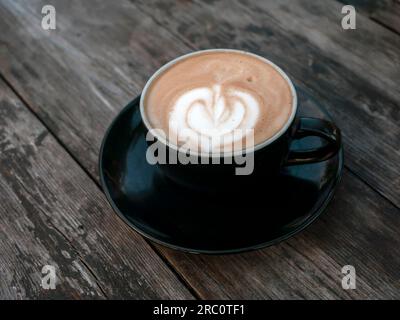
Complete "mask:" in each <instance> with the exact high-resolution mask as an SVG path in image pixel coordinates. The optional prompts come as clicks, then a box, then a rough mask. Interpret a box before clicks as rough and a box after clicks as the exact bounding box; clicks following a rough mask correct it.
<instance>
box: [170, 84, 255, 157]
mask: <svg viewBox="0 0 400 320" xmlns="http://www.w3.org/2000/svg"><path fill="white" fill-rule="evenodd" d="M259 108H260V105H259V102H258V101H257V99H256V98H255V97H254V96H253V95H252V94H251V93H250V92H247V91H244V90H242V89H239V88H234V87H231V88H222V86H221V85H219V84H217V85H214V86H213V87H212V88H209V87H202V88H195V89H192V90H189V91H187V92H185V93H184V94H182V95H181V96H180V97H179V98H178V99H177V100H176V102H175V103H174V105H173V107H172V109H171V112H170V116H169V129H170V132H169V133H170V134H172V135H174V136H175V137H177V138H178V141H184V142H185V143H186V145H188V146H189V147H191V148H195V149H201V150H202V151H217V150H220V148H221V147H222V146H223V145H231V144H232V143H235V142H237V141H241V140H243V139H244V137H245V136H246V135H247V134H249V133H250V132H251V130H253V129H254V127H255V125H256V123H257V119H258V115H259Z"/></svg>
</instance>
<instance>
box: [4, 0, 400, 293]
mask: <svg viewBox="0 0 400 320" xmlns="http://www.w3.org/2000/svg"><path fill="white" fill-rule="evenodd" d="M45 3H46V4H47V3H51V4H54V5H55V7H56V8H57V12H58V16H57V19H58V20H57V21H58V25H57V30H55V31H43V30H42V29H41V27H40V19H41V15H40V9H41V6H42V5H43V4H45ZM277 3H278V2H272V1H268V2H255V1H241V2H239V1H229V5H228V2H226V1H225V2H223V1H212V2H211V1H210V2H209V3H208V2H197V1H179V2H170V1H146V2H143V1H135V2H128V1H126V0H124V1H120V2H119V3H118V6H116V5H115V4H112V3H111V2H105V1H95V0H91V1H69V2H68V3H67V2H65V1H39V0H32V1H29V2H28V1H26V2H22V1H9V2H2V4H1V5H0V28H1V30H6V32H5V33H1V34H0V71H1V73H2V74H3V75H4V77H5V78H6V79H7V81H8V82H9V83H10V84H11V85H12V86H13V87H14V88H15V89H16V90H17V91H18V93H19V94H20V95H21V96H22V97H23V99H24V100H25V101H26V102H27V103H28V104H29V106H30V107H31V108H32V110H33V111H34V112H35V113H36V114H37V115H38V116H39V117H40V118H41V119H42V121H43V122H44V123H45V124H46V126H48V127H49V129H50V130H51V132H53V133H54V134H55V135H56V136H57V137H58V139H60V141H61V142H62V143H63V144H64V146H65V147H67V148H68V150H69V152H70V153H71V154H73V155H74V157H76V158H77V159H78V161H79V162H80V163H81V164H82V165H83V167H84V168H85V169H86V170H87V171H88V172H89V173H90V174H91V175H92V176H93V177H94V178H97V171H96V166H97V154H98V148H99V146H100V141H101V138H102V136H103V134H104V132H105V129H106V127H107V126H108V124H109V123H110V121H111V120H112V118H113V117H114V116H115V115H116V114H117V112H118V111H119V110H120V109H121V108H122V107H123V106H124V105H125V104H126V103H127V102H128V101H129V100H130V99H131V98H133V97H134V96H135V95H136V94H138V93H139V92H140V90H141V88H142V87H143V85H144V83H145V81H146V80H147V78H148V77H149V76H150V75H151V74H152V73H153V72H154V71H155V70H156V69H157V68H158V67H159V66H160V65H161V64H163V63H164V62H166V61H168V60H170V59H171V58H173V57H176V56H177V55H180V54H183V53H186V52H188V51H191V50H194V49H197V48H209V47H234V48H241V49H246V50H250V51H253V52H255V53H259V54H261V55H264V56H266V57H269V58H271V59H272V60H274V61H276V62H278V63H279V64H280V65H282V66H283V67H284V69H285V70H286V71H287V72H288V73H289V74H290V75H291V76H292V77H293V78H294V79H295V81H296V82H297V84H298V85H299V86H300V87H302V88H303V89H304V88H306V90H307V91H308V92H309V93H311V94H313V95H314V97H316V98H318V99H319V100H320V101H322V102H323V103H324V104H325V105H326V106H327V107H328V108H329V110H330V112H331V113H332V115H333V116H334V119H335V121H337V123H338V124H339V126H340V127H341V128H342V129H343V131H344V136H345V147H346V156H347V158H346V160H347V165H348V166H349V168H350V169H351V170H352V171H354V172H355V173H356V174H357V175H358V176H360V177H362V178H363V179H364V180H365V181H366V182H367V183H368V184H370V185H371V186H372V187H373V188H375V189H377V190H378V191H379V192H380V193H381V194H383V195H384V196H385V197H387V198H388V199H390V200H391V201H392V202H393V203H395V204H396V205H399V204H400V195H399V191H398V190H399V182H400V180H399V178H398V177H399V172H400V168H399V166H398V160H399V150H400V148H399V143H400V142H399V139H398V137H399V132H400V129H399V127H398V120H399V113H398V105H399V101H400V93H399V89H398V86H397V84H396V82H395V79H396V78H398V77H397V76H398V72H399V71H398V68H396V67H397V66H398V62H399V57H398V48H399V46H398V44H399V40H398V39H397V38H396V37H394V35H393V34H392V33H391V32H389V31H388V30H386V29H384V28H382V27H380V26H379V25H377V24H375V23H374V22H372V21H370V20H369V19H366V18H363V17H361V22H362V23H361V24H359V25H360V30H361V31H362V32H361V33H356V34H354V33H345V34H344V33H343V34H342V35H341V36H338V35H337V33H338V32H340V29H339V28H340V10H338V9H339V8H340V5H339V4H338V3H336V2H333V1H327V2H326V3H327V4H326V5H322V4H318V3H317V2H309V1H308V2H305V1H296V2H292V1H291V2H290V4H291V5H292V3H293V7H291V5H290V6H289V3H288V2H287V1H283V2H281V1H280V2H279V4H280V5H277ZM324 3H325V2H324ZM303 6H304V8H303ZM322 6H323V7H322ZM302 8H303V9H302ZM324 8H328V10H327V11H328V13H327V12H326V10H325V9H324ZM220 9H223V12H224V14H222V15H221V14H219V13H218V10H220ZM332 10H333V11H332ZM289 22H293V24H291V23H289ZM351 44H356V45H354V46H352V45H351ZM374 59H376V60H374ZM366 66H368V68H366ZM398 216H399V212H398V209H396V208H395V207H394V206H392V205H391V204H389V203H388V201H386V200H385V199H384V198H382V197H380V196H379V195H377V194H376V193H375V192H374V191H373V190H372V189H371V188H370V187H368V186H367V185H366V184H364V183H363V182H361V181H359V180H358V178H357V177H356V176H354V175H353V174H352V173H350V172H349V171H348V170H347V171H346V173H345V178H344V181H343V184H342V186H341V188H340V190H339V192H338V194H337V197H336V200H335V201H334V202H333V205H332V206H331V207H330V209H329V212H328V213H327V215H326V216H325V217H324V218H323V219H322V220H320V221H318V222H317V223H316V224H315V225H313V226H312V227H311V229H309V230H308V231H307V232H306V233H304V234H302V235H299V236H297V237H295V238H294V239H292V240H290V241H289V242H286V243H284V244H282V245H280V246H277V247H273V248H269V249H265V250H261V251H258V252H254V253H249V254H244V255H234V256H223V257H209V256H195V255H187V254H182V253H179V252H175V251H172V250H167V249H164V248H161V247H160V248H159V250H161V252H162V253H163V254H164V256H165V257H166V258H167V259H168V260H169V262H170V263H171V265H172V266H173V267H174V268H176V270H177V271H178V272H179V274H180V275H181V276H182V277H184V279H185V281H186V282H187V283H189V284H190V285H191V286H192V287H193V288H194V290H195V291H196V292H197V294H198V295H200V296H201V297H203V298H255V299H261V298H317V297H322V298H327V299H330V298H375V299H376V298H380V297H387V298H398V294H399V292H400V290H399V289H400V288H399V282H398V280H399V273H398V270H399V268H398V267H399V264H400V263H399V258H398V257H399V254H398V253H399V252H398V248H399V237H398V234H397V231H396V230H398V228H399V218H398ZM122 234H123V235H125V236H127V235H128V233H125V231H124V232H123V233H121V235H122ZM131 234H133V233H132V232H131V233H129V238H131V237H132V236H131ZM134 239H137V236H135V237H134ZM125 241H130V240H129V239H126V240H125ZM135 241H138V240H135ZM132 250H134V248H132ZM111 252H113V251H111ZM128 254H129V253H128ZM145 254H147V253H144V255H145ZM129 257H130V256H129ZM129 257H128V258H129ZM344 264H353V265H355V267H356V270H357V274H358V276H359V278H358V279H359V282H358V283H359V287H358V289H357V290H353V291H345V290H342V289H341V285H340V280H341V274H340V269H341V267H342V266H343V265H344ZM108 267H109V266H108ZM159 279H162V277H161V276H160V277H159ZM160 281H161V280H160ZM115 287H118V283H116V284H115Z"/></svg>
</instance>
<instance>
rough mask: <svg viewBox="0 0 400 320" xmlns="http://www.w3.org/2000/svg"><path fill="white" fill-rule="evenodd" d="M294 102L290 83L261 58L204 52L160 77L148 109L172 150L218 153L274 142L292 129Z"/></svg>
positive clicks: (147, 98)
mask: <svg viewBox="0 0 400 320" xmlns="http://www.w3.org/2000/svg"><path fill="white" fill-rule="evenodd" d="M292 99H293V96H292V91H291V87H290V85H289V83H288V81H287V79H285V78H284V77H283V76H282V74H281V73H280V72H279V71H278V70H277V69H276V68H275V67H274V66H273V65H271V64H270V63H268V62H266V61H265V60H263V59H262V58H259V57H257V56H254V55H249V54H245V53H241V52H237V51H205V52H200V53H198V54H195V55H191V56H188V57H185V58H183V59H181V60H179V61H178V62H176V63H173V64H172V65H170V66H169V67H167V68H165V69H164V70H163V71H162V72H161V73H160V74H158V75H157V77H155V78H154V79H153V80H152V81H151V83H150V84H149V86H148V88H147V90H146V92H145V96H144V102H143V105H144V112H145V116H146V118H147V120H148V121H149V123H150V126H151V127H152V128H153V129H161V130H162V131H163V132H164V133H165V135H166V136H167V138H168V142H169V143H170V144H174V145H176V146H178V147H179V146H186V147H189V148H190V149H191V150H193V149H194V150H196V151H201V152H203V151H205V152H215V151H221V150H222V151H232V150H237V149H243V146H244V145H245V144H246V147H249V146H248V145H247V140H249V141H251V143H253V145H257V144H259V143H261V142H263V141H265V140H267V139H269V138H270V137H272V136H273V135H274V134H276V133H277V132H278V131H279V130H280V129H281V128H282V127H283V126H284V125H285V124H286V123H287V121H288V119H289V117H290V115H291V112H292V101H293V100H292ZM250 134H251V135H252V137H251V138H252V139H248V138H249V135H250Z"/></svg>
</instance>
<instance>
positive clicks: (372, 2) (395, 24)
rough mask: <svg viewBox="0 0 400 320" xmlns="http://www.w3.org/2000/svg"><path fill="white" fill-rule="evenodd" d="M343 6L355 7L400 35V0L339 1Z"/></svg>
mask: <svg viewBox="0 0 400 320" xmlns="http://www.w3.org/2000/svg"><path fill="white" fill-rule="evenodd" d="M339 1H340V2H342V3H343V4H346V5H347V4H349V5H353V6H354V8H355V9H356V10H357V12H362V13H364V14H366V15H367V16H368V17H370V18H371V19H372V20H374V21H376V22H378V23H380V24H382V25H383V26H385V27H387V28H388V29H390V30H392V31H394V32H397V33H399V34H400V1H399V0H379V1H376V0H339Z"/></svg>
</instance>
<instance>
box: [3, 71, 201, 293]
mask: <svg viewBox="0 0 400 320" xmlns="http://www.w3.org/2000/svg"><path fill="white" fill-rule="evenodd" d="M0 79H1V80H2V81H3V82H4V83H5V84H6V86H7V87H9V88H10V90H11V91H12V92H13V93H14V94H15V95H16V97H17V98H18V99H19V100H21V102H22V103H23V105H24V107H25V108H26V109H27V110H28V111H29V112H30V114H31V115H32V116H33V117H35V119H37V120H38V121H39V122H40V124H41V125H42V126H43V127H44V128H46V130H47V131H48V132H49V134H50V135H51V136H52V137H53V138H54V139H55V140H56V142H57V144H59V145H60V146H61V147H62V148H63V149H64V150H65V151H66V152H67V154H68V155H69V156H70V157H71V158H72V159H73V160H74V162H75V163H76V164H77V165H78V167H79V168H80V169H82V170H83V172H84V173H85V174H86V175H87V176H88V177H89V179H90V180H91V181H92V182H93V183H94V184H95V185H96V187H97V188H98V189H99V190H100V192H101V193H102V194H103V195H104V192H103V189H102V188H101V185H100V183H99V182H98V180H97V179H96V178H95V177H93V176H92V174H91V173H90V172H89V171H88V170H87V169H86V168H85V167H84V166H83V165H82V164H81V163H80V162H79V160H78V158H76V157H75V155H74V154H73V153H71V152H70V150H69V149H68V147H67V146H66V145H65V144H64V143H63V142H62V141H61V140H60V139H59V138H58V137H57V135H55V134H54V132H53V131H52V130H51V128H49V127H48V126H47V124H46V122H44V121H43V119H42V118H41V117H40V116H39V115H37V114H36V113H35V111H34V110H33V108H32V107H31V106H30V105H29V103H28V102H27V101H26V100H25V99H24V97H23V96H22V95H21V94H20V93H19V92H18V91H17V90H16V89H15V87H14V86H13V85H12V84H11V83H10V82H9V81H8V80H7V79H6V78H5V76H4V75H3V74H2V73H1V72H0ZM107 202H108V201H107ZM124 223H125V222H124ZM55 229H56V231H57V232H59V233H60V234H61V235H62V236H63V238H64V239H65V240H66V241H68V242H70V241H69V239H68V238H67V237H66V236H65V235H64V234H63V233H62V232H61V231H60V230H58V228H55ZM141 237H143V236H141ZM143 239H144V240H145V241H146V242H147V244H148V245H149V246H150V248H151V249H152V250H153V251H154V252H155V253H156V255H157V256H158V257H159V258H160V259H161V261H163V262H164V264H165V265H166V266H167V267H168V269H169V270H171V272H172V273H173V274H174V275H175V276H176V277H177V279H178V280H179V281H180V282H181V283H182V285H183V286H184V287H185V288H186V289H187V290H188V291H189V293H190V294H192V295H193V296H194V297H195V298H196V299H197V300H200V299H201V297H200V295H199V294H198V293H197V292H196V290H195V289H194V288H193V287H192V286H191V285H190V284H189V283H188V282H187V281H186V279H185V278H184V277H182V275H181V274H180V273H179V272H178V271H177V270H176V269H175V268H174V267H173V265H172V264H171V262H170V261H169V260H168V259H167V258H166V257H165V256H164V255H163V254H162V253H161V251H160V250H159V249H158V248H157V246H156V245H155V244H154V243H153V242H151V241H150V240H148V239H146V238H145V237H143ZM74 249H75V248H74ZM75 251H76V252H77V254H78V256H79V259H80V261H81V262H82V264H83V265H84V266H85V267H86V269H87V270H88V272H89V273H90V274H91V275H92V276H93V277H94V279H95V281H96V284H97V286H98V287H99V289H100V291H101V292H102V294H103V295H104V297H105V298H107V294H106V293H105V290H104V288H102V287H101V285H100V284H99V282H98V276H97V275H96V274H95V273H94V271H93V270H92V269H91V268H90V267H89V266H88V264H87V263H86V262H85V261H84V260H83V258H82V257H81V256H80V254H79V251H77V250H76V249H75Z"/></svg>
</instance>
